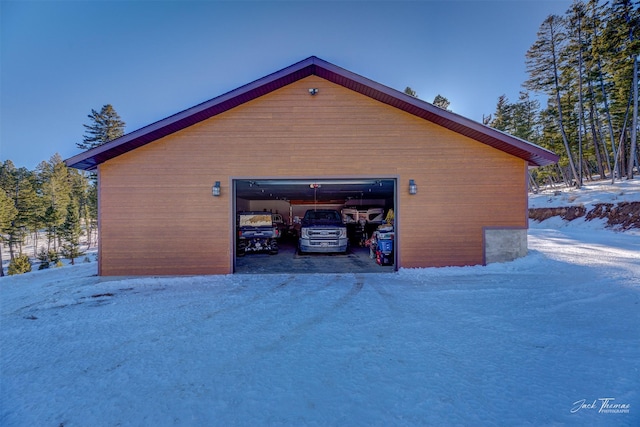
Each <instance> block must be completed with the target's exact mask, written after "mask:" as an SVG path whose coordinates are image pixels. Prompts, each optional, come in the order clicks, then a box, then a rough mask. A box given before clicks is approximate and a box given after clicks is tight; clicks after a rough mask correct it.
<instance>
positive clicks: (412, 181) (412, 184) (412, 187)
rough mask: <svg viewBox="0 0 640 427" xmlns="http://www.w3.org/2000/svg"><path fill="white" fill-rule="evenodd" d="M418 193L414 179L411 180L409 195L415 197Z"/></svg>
mask: <svg viewBox="0 0 640 427" xmlns="http://www.w3.org/2000/svg"><path fill="white" fill-rule="evenodd" d="M417 192H418V186H417V185H416V182H415V181H414V180H413V179H410V180H409V194H411V195H414V194H416V193H417Z"/></svg>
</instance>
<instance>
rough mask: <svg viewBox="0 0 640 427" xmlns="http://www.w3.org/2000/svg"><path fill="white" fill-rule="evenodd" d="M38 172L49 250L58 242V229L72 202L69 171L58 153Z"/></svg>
mask: <svg viewBox="0 0 640 427" xmlns="http://www.w3.org/2000/svg"><path fill="white" fill-rule="evenodd" d="M37 172H38V177H39V180H40V185H41V193H42V202H43V205H44V213H43V215H42V223H43V226H44V227H45V228H46V229H47V237H48V245H47V250H48V249H50V248H51V242H52V241H54V242H55V240H56V237H57V230H58V227H60V226H61V225H62V223H63V222H64V218H65V216H66V214H67V206H68V205H69V203H70V202H71V186H70V182H69V169H68V168H67V166H66V165H65V163H64V161H63V160H62V157H60V155H59V154H57V153H56V154H55V155H53V156H52V157H51V159H50V160H49V161H48V162H41V163H40V164H39V165H38V167H37Z"/></svg>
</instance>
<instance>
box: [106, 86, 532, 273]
mask: <svg viewBox="0 0 640 427" xmlns="http://www.w3.org/2000/svg"><path fill="white" fill-rule="evenodd" d="M310 87H317V88H319V93H318V94H317V95H316V96H310V95H309V93H308V89H309V88H310ZM525 171H526V162H524V161H523V160H521V159H518V158H515V157H513V156H510V155H507V154H505V153H503V152H501V151H498V150H496V149H493V148H490V147H488V146H486V145H483V144H480V143H478V142H476V141H473V140H471V139H469V138H466V137H463V136H460V135H459V134H456V133H454V132H452V131H449V130H446V129H444V128H442V127H439V126H437V125H434V124H432V123H429V122H427V121H424V120H422V119H419V118H417V117H415V116H412V115H410V114H408V113H406V112H403V111H400V110H397V109H394V108H392V107H389V106H386V105H384V104H381V103H379V102H377V101H374V100H372V99H370V98H367V97H365V96H363V95H360V94H357V93H355V92H352V91H350V90H348V89H345V88H343V87H341V86H338V85H335V84H332V83H330V82H328V81H326V80H323V79H321V78H319V77H316V76H311V77H308V78H306V79H303V80H301V81H299V82H297V83H294V84H291V85H289V86H286V87H284V88H282V89H280V90H278V91H275V92H273V93H270V94H268V95H265V96H263V97H261V98H258V99H256V100H254V101H251V102H249V103H247V104H244V105H242V106H240V107H237V108H235V109H232V110H230V111H227V112H225V113H223V114H221V115H219V116H216V117H213V118H211V119H208V120H206V121H204V122H201V123H199V124H197V125H195V126H192V127H190V128H187V129H184V130H182V131H180V132H177V133H175V134H173V135H170V136H168V137H165V138H163V139H161V140H158V141H155V142H153V143H150V144H147V145H145V146H143V147H141V148H139V149H137V150H134V151H132V152H129V153H126V154H123V155H121V156H119V157H116V158H114V159H112V160H110V161H107V162H105V163H104V164H102V165H100V228H101V230H100V232H101V251H102V253H101V255H100V260H101V274H103V275H130V274H144V275H148V274H207V273H209V274H217V273H229V272H231V270H232V250H233V248H232V242H231V241H230V240H231V237H232V230H231V229H230V227H231V224H232V221H231V218H230V216H231V203H232V200H231V188H230V186H231V177H234V176H245V177H247V176H251V177H275V176H278V177H283V178H286V177H315V178H320V177H323V176H332V177H336V176H344V177H350V176H389V177H392V176H398V177H399V180H398V192H399V194H398V207H397V209H398V222H399V224H398V227H399V230H398V231H399V235H398V241H399V242H400V248H399V253H400V260H399V261H400V266H402V267H422V266H443V265H467V264H479V263H482V261H483V260H482V257H483V247H482V228H483V227H485V226H501V227H526V225H527V223H526V191H525V190H526V181H525V178H526V176H525ZM409 179H415V181H416V183H417V185H418V194H416V195H414V196H410V195H409V194H408V191H407V188H408V182H409ZM215 181H221V184H222V196H221V197H213V196H212V195H211V187H212V185H213V184H214V182H215Z"/></svg>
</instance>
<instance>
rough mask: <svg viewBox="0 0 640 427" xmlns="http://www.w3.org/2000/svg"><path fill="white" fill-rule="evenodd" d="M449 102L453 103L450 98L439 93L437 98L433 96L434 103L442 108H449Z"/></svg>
mask: <svg viewBox="0 0 640 427" xmlns="http://www.w3.org/2000/svg"><path fill="white" fill-rule="evenodd" d="M449 104H451V103H450V102H449V100H448V99H447V98H445V97H444V96H442V95H439V94H438V95H436V97H435V98H433V105H435V106H436V107H439V108H442V109H443V110H448V109H449Z"/></svg>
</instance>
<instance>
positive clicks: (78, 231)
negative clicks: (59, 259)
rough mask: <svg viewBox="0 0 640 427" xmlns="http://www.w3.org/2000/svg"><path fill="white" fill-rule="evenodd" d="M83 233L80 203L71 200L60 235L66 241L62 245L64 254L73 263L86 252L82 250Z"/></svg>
mask: <svg viewBox="0 0 640 427" xmlns="http://www.w3.org/2000/svg"><path fill="white" fill-rule="evenodd" d="M83 234H84V233H83V232H82V226H81V224H80V215H79V213H78V205H77V204H76V203H75V202H71V203H69V206H68V207H67V216H66V218H65V221H64V223H63V224H62V226H61V227H60V235H61V236H62V238H63V239H64V242H65V243H63V245H62V256H64V257H65V258H67V259H69V260H70V261H71V265H73V264H75V259H76V258H78V257H80V256H82V255H83V254H84V252H83V251H81V250H80V237H82V235H83Z"/></svg>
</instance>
